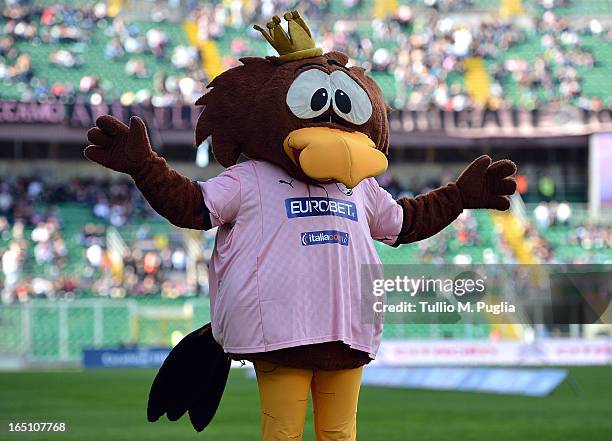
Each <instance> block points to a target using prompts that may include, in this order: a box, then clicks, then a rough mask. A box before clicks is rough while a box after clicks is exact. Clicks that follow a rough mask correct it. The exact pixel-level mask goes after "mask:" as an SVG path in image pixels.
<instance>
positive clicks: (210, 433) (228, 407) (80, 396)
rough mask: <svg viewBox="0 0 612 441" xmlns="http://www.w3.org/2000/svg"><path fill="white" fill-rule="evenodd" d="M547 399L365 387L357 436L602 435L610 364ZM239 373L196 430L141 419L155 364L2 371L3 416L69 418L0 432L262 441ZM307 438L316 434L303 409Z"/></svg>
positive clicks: (610, 422) (609, 414) (433, 440)
mask: <svg viewBox="0 0 612 441" xmlns="http://www.w3.org/2000/svg"><path fill="white" fill-rule="evenodd" d="M570 372H571V375H572V377H573V378H574V380H575V382H576V383H577V384H578V385H579V387H580V389H581V393H580V394H576V393H575V392H574V390H573V389H572V388H571V387H570V385H569V384H568V383H567V382H565V383H563V384H561V385H560V386H559V388H558V389H557V390H556V391H554V392H553V393H552V394H551V395H550V396H549V397H546V398H527V397H514V396H501V395H499V396H498V395H485V394H472V393H457V392H434V391H422V390H394V389H383V388H374V387H364V388H363V389H362V393H361V397H360V412H359V416H358V433H359V436H358V439H360V440H367V441H379V440H380V441H400V440H401V441H409V440H415V441H422V440H423V441H424V440H427V441H445V440H448V441H459V440H461V441H471V440H473V441H484V440H487V441H488V440H495V441H504V440H516V441H540V440H542V441H544V440H550V441H563V440H568V441H598V440H602V441H604V440H605V441H609V440H611V439H612V367H582V368H572V369H571V370H570ZM245 374H246V372H245V371H234V372H232V375H231V377H230V380H229V383H228V387H227V389H226V392H225V395H224V397H223V401H222V402H221V407H220V409H219V412H218V413H217V416H216V417H215V419H214V421H213V423H212V424H211V426H210V427H209V428H208V429H206V430H205V431H204V432H203V433H201V434H198V433H196V432H195V431H193V429H192V428H191V426H190V425H189V422H188V421H187V419H185V418H183V419H182V420H181V421H179V422H175V423H171V422H169V421H167V420H165V419H164V421H160V422H157V423H155V424H151V423H148V422H147V421H146V417H145V408H146V401H147V394H148V389H149V385H150V383H151V381H152V379H153V377H154V375H155V372H154V371H153V370H121V371H110V370H104V371H102V370H100V371H85V372H83V371H72V372H70V371H61V372H18V373H0V420H3V421H4V422H6V421H7V420H11V421H20V420H21V421H23V420H26V421H28V420H29V421H32V420H40V421H60V420H61V421H66V422H67V423H68V425H69V432H68V433H66V434H63V435H41V434H37V435H24V434H21V433H20V434H12V435H6V434H5V435H0V439H6V440H20V441H44V440H47V439H49V440H73V441H105V440H117V441H132V440H133V441H136V440H138V441H156V440H159V441H162V440H163V441H181V440H197V439H200V440H204V441H205V440H211V441H212V440H214V441H225V440H230V441H249V440H253V441H255V440H258V439H259V430H260V429H259V410H258V396H257V386H256V383H255V381H254V380H250V379H248V378H246V376H245ZM304 439H305V440H313V439H314V437H313V434H312V418H310V417H309V419H308V422H307V428H306V435H305V437H304Z"/></svg>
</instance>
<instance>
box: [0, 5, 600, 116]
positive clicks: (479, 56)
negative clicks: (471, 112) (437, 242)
mask: <svg viewBox="0 0 612 441" xmlns="http://www.w3.org/2000/svg"><path fill="white" fill-rule="evenodd" d="M375 3H376V2H373V1H369V0H368V1H365V0H364V1H350V0H346V1H343V0H333V1H322V2H304V7H305V9H306V11H307V13H309V14H310V16H311V19H312V22H313V23H314V26H315V27H316V29H315V31H316V34H317V35H319V36H320V41H321V45H322V46H323V47H324V48H325V49H327V50H331V49H339V50H344V51H347V52H349V54H350V55H351V58H352V60H353V62H354V63H357V64H360V65H362V66H364V67H366V68H368V69H371V71H372V75H373V76H374V78H375V79H376V80H377V81H378V83H379V84H380V86H381V88H382V89H383V93H384V95H385V97H387V99H388V101H389V103H390V104H391V105H392V106H393V107H395V108H397V109H400V110H404V109H406V110H423V109H427V108H429V107H430V106H434V107H437V108H440V109H446V110H454V111H462V110H464V109H466V108H469V107H472V106H481V107H482V106H484V107H487V108H490V109H491V110H493V111H495V110H497V109H499V108H501V107H507V108H510V107H519V108H525V109H529V110H530V109H533V108H534V107H536V106H541V105H544V104H547V103H554V102H562V103H566V104H571V105H573V106H576V107H579V108H581V109H591V110H596V111H598V110H601V109H604V108H606V106H607V107H609V105H610V99H611V98H612V90H611V89H610V87H609V84H608V82H607V81H606V78H607V77H609V75H610V74H611V73H612V65H610V61H609V60H610V59H611V57H610V56H611V55H612V53H611V52H610V51H611V49H610V47H611V46H610V44H609V42H610V39H611V38H612V32H611V31H610V29H609V28H608V26H607V24H606V23H607V22H606V21H605V20H604V21H600V20H599V19H598V17H599V16H600V15H599V14H600V13H601V12H604V11H607V10H608V9H609V8H606V1H604V0H601V1H594V0H593V1H590V2H586V4H587V7H585V8H584V10H583V9H581V8H582V6H579V5H578V2H575V1H567V2H561V4H560V5H557V3H558V2H554V1H553V2H546V1H542V2H541V5H531V6H530V8H527V10H526V11H523V12H529V11H531V14H532V15H521V16H520V17H516V16H515V15H511V16H509V17H505V18H504V17H502V16H501V15H499V14H498V12H499V11H498V9H499V7H500V5H501V4H502V3H506V2H501V3H500V2H499V1H494V0H488V1H484V0H483V1H427V2H422V1H416V0H415V1H404V2H390V4H393V5H395V6H394V9H392V10H389V9H388V6H387V7H386V8H387V9H386V13H387V15H385V16H383V17H380V18H378V19H375V20H367V21H366V20H363V19H360V18H359V17H368V16H371V11H372V9H373V8H374V9H375V8H376V4H375ZM519 3H520V2H519ZM582 3H583V2H580V4H582ZM542 5H543V6H542ZM283 6H284V5H283V4H282V2H280V3H279V4H278V5H276V4H275V3H273V2H271V3H266V2H264V3H262V4H261V5H259V4H258V3H257V2H254V7H253V5H252V6H250V7H247V5H246V4H245V5H244V6H243V7H242V8H238V9H232V8H231V7H229V6H228V7H226V6H224V4H222V3H218V4H213V3H209V2H205V3H204V4H198V5H197V6H194V8H193V10H192V12H191V14H190V16H191V17H192V20H187V21H186V22H185V23H184V25H183V26H181V25H180V24H179V23H176V22H172V21H170V20H168V16H169V14H168V12H167V11H165V10H164V9H163V8H162V9H160V8H154V9H153V11H152V13H151V17H150V19H149V21H143V20H142V19H134V20H131V21H129V22H128V21H126V19H124V18H123V17H121V18H120V17H110V16H109V15H108V11H107V7H106V4H105V3H96V2H93V1H86V0H83V1H81V2H77V3H71V4H63V5H60V6H54V5H52V4H51V3H45V2H40V1H34V2H25V1H24V2H14V3H13V4H7V6H6V7H5V9H4V11H3V17H2V19H1V20H0V26H2V28H3V29H4V34H5V35H4V37H3V38H2V39H1V40H0V80H2V81H3V83H4V84H5V85H10V86H11V87H2V89H1V92H0V98H5V99H19V100H45V99H49V98H51V97H59V98H62V97H63V98H62V99H64V100H66V101H68V102H70V101H71V100H74V99H76V97H77V96H79V99H85V100H88V101H92V102H94V103H100V102H102V101H106V102H111V101H113V100H117V99H119V100H120V101H121V102H122V103H124V104H126V105H129V104H131V103H135V102H150V101H152V102H153V104H154V105H168V104H170V103H173V102H176V101H177V100H179V101H184V102H186V103H193V102H194V100H195V98H196V97H197V96H198V95H200V94H201V93H202V91H203V85H204V84H206V83H207V82H208V79H209V78H211V77H212V76H214V75H216V74H218V73H219V72H220V70H221V68H223V69H226V68H228V67H231V66H233V65H235V64H236V63H237V62H238V61H237V58H238V57H240V56H242V55H246V54H255V55H266V54H270V52H269V48H267V47H266V45H265V42H264V41H263V40H262V39H261V38H260V37H259V36H257V35H256V33H254V32H253V31H252V30H251V29H249V27H248V26H246V25H247V24H249V23H253V22H265V20H267V18H264V17H267V15H269V14H268V13H272V12H273V10H277V9H279V8H281V9H282V7H283ZM472 10H473V11H475V12H474V14H475V15H474V16H469V17H468V16H461V15H458V14H454V15H445V14H446V13H449V11H450V12H452V11H462V12H466V11H472ZM521 10H522V9H521ZM572 11H582V17H581V20H578V21H574V20H572V19H571V18H569V17H568V16H571V15H572ZM585 13H586V16H588V15H592V17H591V19H590V20H585ZM328 14H329V15H331V16H334V17H335V18H338V19H337V20H334V21H333V22H330V21H328V20H325V17H326V16H327V15H328ZM349 14H350V17H352V18H350V19H349V18H348V17H349ZM355 17H357V18H355ZM77 21H78V26H76V22H77ZM198 49H199V50H198ZM201 55H203V56H204V59H203V60H200V56H201ZM201 66H204V70H202V69H200V67H201ZM207 66H208V67H207ZM205 71H209V72H208V74H209V75H208V77H207V76H206V75H205V74H204V72H205ZM474 84H477V86H476V87H474V86H473V85H474Z"/></svg>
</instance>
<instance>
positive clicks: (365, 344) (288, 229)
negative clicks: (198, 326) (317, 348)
mask: <svg viewBox="0 0 612 441" xmlns="http://www.w3.org/2000/svg"><path fill="white" fill-rule="evenodd" d="M200 185H201V187H202V192H203V194H204V201H205V203H206V206H207V207H208V209H209V210H210V216H211V220H212V225H213V226H219V229H218V231H217V237H216V241H215V248H214V252H213V255H212V259H211V262H210V301H211V319H212V327H213V333H214V336H215V339H216V340H217V341H218V342H219V344H221V345H222V346H223V348H224V349H225V351H226V352H230V353H236V354H240V353H256V352H266V351H272V350H275V349H282V348H288V347H293V346H300V345H306V344H313V343H323V342H329V341H336V340H341V341H343V342H344V343H346V344H348V345H350V346H351V347H352V348H355V349H358V350H360V351H364V352H367V353H368V354H370V356H371V357H372V358H374V357H375V355H376V352H377V350H378V346H379V344H380V337H381V333H382V324H381V323H378V324H365V323H363V321H362V319H361V309H360V308H361V287H360V283H361V273H360V269H361V265H362V264H377V263H380V260H379V257H378V254H377V253H376V250H375V248H374V243H373V242H372V239H375V240H379V241H383V242H385V243H389V244H391V243H393V242H395V240H396V239H397V236H398V234H399V232H400V229H401V226H402V219H403V214H402V209H401V207H400V206H399V205H398V204H397V203H396V202H395V201H394V200H393V198H392V197H391V195H389V193H387V192H386V191H385V190H383V189H382V188H381V187H380V186H379V185H378V183H377V182H376V180H375V179H373V178H370V179H366V180H364V181H362V182H361V183H360V184H359V185H357V187H355V188H354V189H352V191H349V190H347V189H346V187H344V186H342V184H335V183H333V184H326V185H322V186H316V185H312V184H310V185H307V184H306V183H304V182H301V181H298V180H296V179H293V178H291V177H290V176H289V175H288V174H287V173H286V172H285V171H284V170H283V169H281V168H279V167H277V166H275V165H273V164H270V163H267V162H261V161H247V162H243V163H240V164H238V165H235V166H233V167H230V168H228V169H227V170H226V171H225V172H223V173H222V174H220V175H219V176H217V177H215V178H212V179H210V180H208V181H206V182H201V183H200Z"/></svg>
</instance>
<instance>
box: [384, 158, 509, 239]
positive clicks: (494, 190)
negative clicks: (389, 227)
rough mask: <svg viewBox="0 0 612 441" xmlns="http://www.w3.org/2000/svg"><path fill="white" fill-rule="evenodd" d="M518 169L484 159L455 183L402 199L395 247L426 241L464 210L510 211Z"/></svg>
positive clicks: (478, 160)
mask: <svg viewBox="0 0 612 441" xmlns="http://www.w3.org/2000/svg"><path fill="white" fill-rule="evenodd" d="M514 173H516V165H515V164H514V163H513V162H512V161H509V160H507V159H503V160H501V161H496V162H494V163H491V158H490V157H488V156H487V155H483V156H481V157H479V158H478V159H476V160H475V161H474V162H472V163H471V164H470V165H469V166H467V168H466V169H465V170H464V171H463V173H461V175H460V176H459V178H458V179H457V181H456V182H454V183H450V184H448V185H445V186H444V187H441V188H438V189H436V190H433V191H430V192H429V193H426V194H424V195H420V196H417V197H416V198H401V199H400V200H398V201H397V202H398V203H399V204H400V205H401V207H402V210H403V214H404V220H403V223H402V229H401V231H400V234H399V236H398V239H397V241H396V242H395V243H394V246H397V245H400V244H403V243H411V242H416V241H419V240H423V239H427V238H428V237H431V236H433V235H434V234H436V233H438V232H439V231H441V230H442V229H444V228H445V227H446V226H448V225H449V224H450V223H451V222H452V221H454V220H455V219H456V218H457V217H458V216H459V214H461V212H462V211H463V210H464V209H469V208H475V209H477V208H492V209H496V210H501V211H505V210H507V209H508V208H510V200H509V198H508V196H509V195H511V194H513V193H514V191H515V190H516V181H515V180H514V177H513V176H512V175H513V174H514Z"/></svg>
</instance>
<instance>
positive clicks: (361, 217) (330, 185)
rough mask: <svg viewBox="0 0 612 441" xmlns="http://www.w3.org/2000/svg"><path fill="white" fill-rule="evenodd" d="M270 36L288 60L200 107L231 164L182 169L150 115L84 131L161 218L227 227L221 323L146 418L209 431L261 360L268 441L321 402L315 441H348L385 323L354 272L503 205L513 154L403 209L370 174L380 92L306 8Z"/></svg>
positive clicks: (384, 138) (274, 24)
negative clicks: (188, 172)
mask: <svg viewBox="0 0 612 441" xmlns="http://www.w3.org/2000/svg"><path fill="white" fill-rule="evenodd" d="M284 18H285V19H286V20H287V22H288V29H289V33H287V32H285V30H284V29H283V28H282V26H281V24H280V22H281V20H280V18H279V17H274V18H273V19H272V21H270V22H269V23H268V24H267V28H268V29H267V30H265V29H262V28H260V27H258V26H255V28H256V29H257V30H259V31H260V32H261V33H262V34H263V35H264V36H265V38H266V39H267V40H268V42H269V43H270V44H271V45H272V46H274V48H275V49H276V50H277V51H278V53H279V56H278V57H266V58H257V57H247V58H242V59H241V60H240V61H241V62H242V65H240V66H238V67H235V68H233V69H230V70H228V71H226V72H224V73H222V74H221V75H219V76H218V77H216V78H215V79H214V80H213V81H212V82H211V83H210V85H209V86H208V88H209V91H208V93H206V94H205V95H204V96H202V97H201V98H200V99H199V100H198V101H197V102H196V105H202V106H204V109H203V111H202V114H201V115H200V117H199V120H198V122H197V127H196V134H195V140H196V144H197V145H199V144H200V143H201V142H203V141H204V140H205V139H206V138H208V137H211V141H212V150H213V153H214V156H215V158H216V159H217V161H219V163H221V164H222V165H223V166H224V167H226V168H227V169H226V170H225V171H224V172H223V173H222V174H220V175H219V176H217V177H214V178H212V179H210V180H208V181H205V182H197V181H192V180H190V179H188V178H186V177H184V176H182V175H180V174H179V173H177V172H176V171H174V170H172V169H171V168H170V167H169V166H168V164H167V163H166V161H165V160H164V159H163V158H161V157H159V156H158V155H157V154H156V153H155V152H154V151H153V150H152V148H151V146H150V144H149V140H148V137H147V133H146V128H145V125H144V123H143V121H142V120H141V119H139V118H138V117H132V118H131V121H130V126H129V127H128V126H126V125H125V124H123V123H122V122H120V121H119V120H117V119H115V118H113V117H112V116H109V115H105V116H102V117H100V118H98V120H97V121H96V127H94V128H92V129H91V130H90V131H89V132H88V139H89V141H90V142H91V145H89V146H88V147H87V148H86V150H85V156H86V157H87V158H88V159H90V160H92V161H94V162H96V163H98V164H101V165H103V166H104V167H108V168H110V169H112V170H115V171H118V172H123V173H127V174H128V175H130V176H131V177H132V178H133V180H134V182H135V184H136V186H137V187H138V189H139V190H140V191H141V192H142V194H143V195H144V197H145V198H146V200H147V201H148V202H149V203H150V205H151V206H152V207H153V209H155V210H156V211H157V212H158V213H159V214H160V215H162V216H163V217H165V218H166V219H168V220H169V221H170V222H172V223H173V224H174V225H177V226H179V227H183V228H192V229H199V230H208V229H210V228H215V227H218V229H217V233H216V241H215V246H214V252H213V255H212V259H211V262H210V302H211V324H209V325H206V326H204V327H203V328H201V329H199V330H197V331H195V332H193V333H191V334H190V335H188V336H187V337H185V338H184V339H183V340H182V341H181V342H180V343H179V344H178V345H177V346H176V347H175V348H174V349H173V351H172V352H171V354H170V355H169V356H168V358H167V359H166V361H165V362H164V364H163V366H162V368H161V369H160V371H159V373H158V375H157V377H156V378H155V380H154V383H153V386H152V388H151V393H150V396H149V404H148V418H149V420H150V421H156V420H157V419H159V417H160V416H162V415H163V414H167V415H168V418H169V419H170V420H176V419H178V418H180V417H181V416H182V415H183V414H184V413H185V412H188V413H189V416H190V418H191V421H192V424H193V425H194V427H195V429H196V430H198V431H201V430H202V429H204V427H206V426H207V425H208V423H209V422H210V421H211V419H212V417H213V415H214V413H215V411H216V409H217V407H218V405H219V401H220V399H221V395H222V393H223V390H224V388H225V383H226V380H227V377H228V371H229V365H230V359H234V360H249V361H252V362H253V364H254V366H255V371H256V376H257V383H258V388H259V394H260V399H261V417H262V438H263V440H264V441H271V440H289V439H292V440H294V439H301V438H302V433H303V429H304V421H305V417H306V410H307V405H308V398H309V395H310V394H312V402H313V409H314V423H315V431H316V436H317V440H318V441H332V440H354V439H355V437H356V414H357V400H358V395H359V388H360V382H361V372H362V368H363V366H364V365H366V364H367V363H369V362H370V361H371V360H372V359H374V357H375V356H376V352H377V350H378V347H379V344H380V338H381V333H382V324H381V323H380V322H376V323H374V324H364V323H362V320H361V312H360V307H361V299H360V297H361V287H360V283H361V282H360V280H361V277H360V266H361V265H362V264H377V263H380V260H379V258H378V255H377V253H376V251H375V248H374V245H373V242H372V240H378V241H382V242H384V243H386V244H388V245H391V246H398V245H400V244H406V243H411V242H415V241H419V240H422V239H426V238H428V237H430V236H432V235H434V234H436V233H437V232H439V231H440V230H442V229H443V228H444V227H446V226H447V225H449V224H450V223H451V222H452V221H453V220H454V219H456V218H457V216H458V215H459V214H460V213H461V211H462V210H464V209H470V208H491V209H497V210H507V209H508V208H509V200H508V197H507V196H508V195H511V194H512V193H513V192H514V191H515V188H516V183H515V181H514V179H513V177H512V175H513V174H514V173H515V171H516V166H515V165H514V163H512V162H511V161H509V160H501V161H497V162H494V163H491V159H490V158H489V157H488V156H481V157H480V158H478V159H476V160H475V161H474V162H473V163H472V164H470V165H469V166H468V167H467V168H466V169H465V170H464V171H463V173H462V174H461V175H460V176H459V178H458V179H457V180H456V182H453V183H449V184H448V185H446V186H444V187H441V188H438V189H436V190H434V191H431V192H429V193H427V194H424V195H421V196H418V197H416V198H402V199H400V200H398V201H395V200H393V199H392V197H391V196H390V195H389V194H388V193H387V192H386V191H385V190H384V189H382V188H381V187H380V186H379V185H378V184H377V182H376V180H375V179H374V176H377V175H379V174H381V173H383V172H384V171H385V170H386V169H387V157H386V155H387V150H388V146H389V129H388V125H387V113H388V111H389V108H388V107H387V105H386V104H385V101H384V99H383V97H382V94H381V91H380V89H379V88H378V86H377V85H376V83H375V82H374V81H373V80H372V79H371V78H370V77H368V76H367V75H366V73H365V71H364V69H362V68H360V67H349V66H347V62H348V57H347V56H346V55H344V54H342V53H339V52H330V53H327V54H323V53H322V50H321V49H320V48H317V47H315V43H314V40H313V38H312V36H311V33H310V30H309V28H308V26H307V25H306V23H305V22H304V20H303V19H302V18H301V17H300V15H299V14H298V13H297V12H290V13H287V14H285V16H284Z"/></svg>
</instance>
